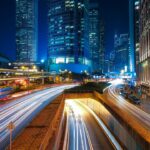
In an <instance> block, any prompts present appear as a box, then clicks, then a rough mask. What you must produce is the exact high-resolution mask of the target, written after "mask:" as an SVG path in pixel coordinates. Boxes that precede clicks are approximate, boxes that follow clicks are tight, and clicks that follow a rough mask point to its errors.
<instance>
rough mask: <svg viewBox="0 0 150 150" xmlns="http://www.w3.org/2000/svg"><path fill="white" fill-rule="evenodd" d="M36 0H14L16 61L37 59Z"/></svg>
mask: <svg viewBox="0 0 150 150" xmlns="http://www.w3.org/2000/svg"><path fill="white" fill-rule="evenodd" d="M37 30H38V0H16V53H17V62H21V63H31V62H36V61H37V39H38V37H37V34H38V31H37Z"/></svg>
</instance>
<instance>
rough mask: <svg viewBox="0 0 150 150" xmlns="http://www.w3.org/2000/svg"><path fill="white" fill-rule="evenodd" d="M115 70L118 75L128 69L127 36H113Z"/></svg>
mask: <svg viewBox="0 0 150 150" xmlns="http://www.w3.org/2000/svg"><path fill="white" fill-rule="evenodd" d="M114 42H115V43H114V48H115V70H116V71H117V72H118V73H120V72H121V70H124V69H125V68H128V69H129V35H128V34H120V35H119V36H118V35H117V34H116V35H115V41H114Z"/></svg>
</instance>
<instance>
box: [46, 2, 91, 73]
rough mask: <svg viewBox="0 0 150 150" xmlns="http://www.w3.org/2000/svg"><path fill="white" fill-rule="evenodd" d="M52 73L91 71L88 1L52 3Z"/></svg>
mask: <svg viewBox="0 0 150 150" xmlns="http://www.w3.org/2000/svg"><path fill="white" fill-rule="evenodd" d="M48 2H49V9H48V61H49V65H48V66H49V71H51V72H56V73H59V72H60V71H64V70H68V71H72V72H76V73H81V72H83V71H90V66H91V61H90V54H89V32H88V28H89V20H88V19H89V17H88V4H89V2H88V0H78V1H75V0H49V1H48Z"/></svg>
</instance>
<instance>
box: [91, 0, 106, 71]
mask: <svg viewBox="0 0 150 150" xmlns="http://www.w3.org/2000/svg"><path fill="white" fill-rule="evenodd" d="M103 42H104V25H103V23H102V21H101V17H100V6H99V2H93V1H90V6H89V46H90V56H91V62H92V71H93V72H94V71H103V65H104V43H103Z"/></svg>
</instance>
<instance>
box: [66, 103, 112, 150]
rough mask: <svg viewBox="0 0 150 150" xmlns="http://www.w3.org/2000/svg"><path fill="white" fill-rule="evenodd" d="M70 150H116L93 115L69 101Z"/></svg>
mask: <svg viewBox="0 0 150 150" xmlns="http://www.w3.org/2000/svg"><path fill="white" fill-rule="evenodd" d="M66 105H67V115H68V135H69V140H68V149H69V150H99V149H107V150H112V149H114V148H113V146H112V144H111V143H110V141H109V139H108V138H107V137H106V135H105V133H104V131H103V130H102V128H101V127H100V126H99V125H98V123H97V121H96V120H95V119H94V117H93V116H92V114H91V113H90V112H89V111H88V110H87V109H85V108H84V107H83V106H81V105H80V103H78V102H75V101H73V100H67V101H66Z"/></svg>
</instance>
